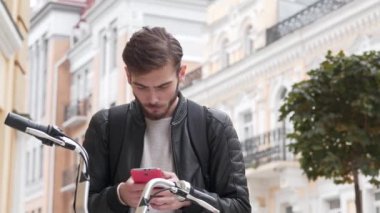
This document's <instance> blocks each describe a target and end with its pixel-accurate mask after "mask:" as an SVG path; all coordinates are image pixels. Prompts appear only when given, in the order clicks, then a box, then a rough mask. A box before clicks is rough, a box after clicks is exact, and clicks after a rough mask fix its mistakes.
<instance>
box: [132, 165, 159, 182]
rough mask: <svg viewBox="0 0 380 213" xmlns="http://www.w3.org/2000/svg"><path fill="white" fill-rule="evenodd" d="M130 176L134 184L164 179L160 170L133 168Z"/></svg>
mask: <svg viewBox="0 0 380 213" xmlns="http://www.w3.org/2000/svg"><path fill="white" fill-rule="evenodd" d="M131 176H132V179H133V181H134V182H135V183H147V182H148V181H150V180H152V179H153V178H164V173H162V171H161V169H160V168H134V169H131Z"/></svg>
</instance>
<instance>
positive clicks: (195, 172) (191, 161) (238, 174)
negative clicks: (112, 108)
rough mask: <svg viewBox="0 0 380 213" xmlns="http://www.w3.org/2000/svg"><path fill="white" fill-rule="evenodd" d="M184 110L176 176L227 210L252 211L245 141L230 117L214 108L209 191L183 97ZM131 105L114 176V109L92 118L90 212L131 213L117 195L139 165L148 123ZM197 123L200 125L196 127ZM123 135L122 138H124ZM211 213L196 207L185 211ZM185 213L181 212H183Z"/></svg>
mask: <svg viewBox="0 0 380 213" xmlns="http://www.w3.org/2000/svg"><path fill="white" fill-rule="evenodd" d="M179 96H180V99H179V102H178V106H177V108H176V110H175V112H174V115H173V118H172V121H171V134H172V136H171V137H172V150H173V158H174V159H173V161H174V168H175V172H176V174H177V176H178V178H179V179H180V180H186V181H189V182H190V183H191V184H192V186H194V187H196V188H197V189H199V190H202V191H204V192H206V193H207V194H209V195H210V196H212V197H214V198H215V200H216V202H215V201H210V200H207V202H210V204H211V205H213V206H214V207H216V208H217V209H219V210H220V211H221V212H231V213H245V212H251V206H250V204H249V196H248V189H247V179H246V177H245V167H244V162H243V156H242V153H241V148H240V142H239V140H238V137H237V134H236V131H235V129H234V127H233V126H232V122H231V120H230V119H229V118H228V116H227V115H226V114H224V113H222V112H220V111H217V110H214V109H208V110H207V113H206V116H207V119H206V120H207V122H206V125H207V138H208V140H209V148H210V157H209V159H210V161H209V173H210V174H209V177H210V182H209V186H208V187H207V188H205V183H204V179H203V176H202V172H201V169H200V168H201V167H200V164H199V162H198V160H197V157H196V155H195V153H194V151H193V149H192V146H191V144H190V139H189V135H188V133H187V131H188V130H187V122H186V120H187V100H186V99H185V98H184V97H182V95H181V94H180V95H179ZM125 107H129V111H128V118H127V125H126V126H127V127H126V130H125V131H127V132H126V135H127V137H126V139H125V140H124V144H123V146H122V148H121V150H120V159H119V163H118V165H117V166H116V172H115V174H114V175H111V174H110V173H111V172H110V163H109V156H110V155H117V154H118V153H110V152H109V148H108V133H109V130H108V126H109V125H108V110H101V111H99V112H97V113H96V114H95V115H94V116H93V117H92V119H91V122H90V124H89V128H88V129H87V132H86V135H85V141H84V147H85V149H86V150H87V152H88V154H89V157H90V178H91V179H90V193H89V205H88V206H89V212H91V213H95V212H102V213H105V212H128V210H129V208H128V207H126V206H124V205H122V204H121V203H120V202H119V200H118V197H117V192H116V188H117V185H118V184H119V183H120V182H122V181H125V180H127V179H128V178H129V176H130V174H129V171H130V169H132V168H135V167H139V166H140V162H141V158H142V152H143V144H144V132H145V121H144V117H143V114H142V113H141V109H140V107H139V105H138V103H137V102H135V101H133V102H131V103H130V104H128V105H125ZM195 125H196V124H195ZM120 137H122V136H120ZM203 211H204V212H205V210H203V209H202V208H201V207H199V206H198V205H196V204H192V205H191V206H189V207H185V208H183V209H182V212H185V213H186V212H193V213H198V212H203ZM177 212H180V211H177Z"/></svg>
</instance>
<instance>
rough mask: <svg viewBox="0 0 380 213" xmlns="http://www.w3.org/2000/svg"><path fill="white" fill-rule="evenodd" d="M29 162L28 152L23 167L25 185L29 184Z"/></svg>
mask: <svg viewBox="0 0 380 213" xmlns="http://www.w3.org/2000/svg"><path fill="white" fill-rule="evenodd" d="M30 162H31V160H30V152H26V162H25V165H26V175H25V177H26V179H25V182H26V185H28V184H29V178H30V164H29V163H30Z"/></svg>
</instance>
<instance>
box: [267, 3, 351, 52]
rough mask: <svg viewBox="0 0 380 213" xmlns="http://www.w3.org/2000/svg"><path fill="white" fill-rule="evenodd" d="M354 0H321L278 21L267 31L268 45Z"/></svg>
mask: <svg viewBox="0 0 380 213" xmlns="http://www.w3.org/2000/svg"><path fill="white" fill-rule="evenodd" d="M352 1H353V0H320V1H317V2H315V3H314V4H311V5H310V6H308V7H306V8H305V9H303V10H301V11H300V12H298V13H296V14H295V15H293V16H291V17H289V18H287V19H285V20H283V21H281V22H279V23H277V24H276V25H274V26H272V27H270V28H268V29H267V31H266V40H267V42H266V43H267V45H269V44H271V43H273V42H275V41H276V40H278V39H280V38H281V37H283V36H285V35H287V34H289V33H292V32H294V31H295V30H298V29H300V28H302V27H304V26H306V25H309V24H311V23H312V22H314V21H316V20H317V19H319V18H321V17H323V16H325V15H327V14H329V13H331V12H333V11H335V10H338V9H339V8H341V7H342V6H344V5H346V4H347V3H350V2H352Z"/></svg>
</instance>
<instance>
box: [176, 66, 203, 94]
mask: <svg viewBox="0 0 380 213" xmlns="http://www.w3.org/2000/svg"><path fill="white" fill-rule="evenodd" d="M201 79H202V67H198V68H197V69H195V70H193V71H191V72H189V73H188V74H186V78H185V81H184V82H183V85H182V86H181V89H184V88H186V87H190V86H191V85H193V84H194V83H196V82H197V81H198V80H201Z"/></svg>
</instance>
